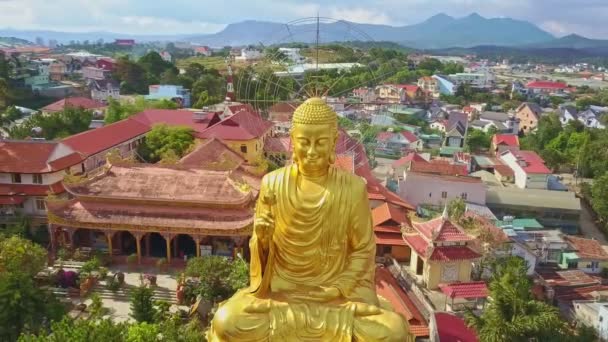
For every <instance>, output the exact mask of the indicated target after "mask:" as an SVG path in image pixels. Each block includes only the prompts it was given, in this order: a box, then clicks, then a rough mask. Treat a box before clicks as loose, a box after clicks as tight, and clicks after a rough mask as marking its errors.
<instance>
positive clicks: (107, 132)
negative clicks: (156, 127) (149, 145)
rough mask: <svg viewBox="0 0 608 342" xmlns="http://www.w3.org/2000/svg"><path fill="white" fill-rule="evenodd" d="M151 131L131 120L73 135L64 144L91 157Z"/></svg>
mask: <svg viewBox="0 0 608 342" xmlns="http://www.w3.org/2000/svg"><path fill="white" fill-rule="evenodd" d="M148 131H150V127H148V126H146V125H144V124H142V123H140V122H138V121H135V120H131V119H127V120H122V121H118V122H115V123H113V124H110V125H107V126H103V127H100V128H96V129H92V130H89V131H85V132H82V133H79V134H76V135H72V136H70V137H67V138H65V139H63V140H62V142H63V143H64V144H66V145H68V146H69V147H71V148H72V149H73V150H75V151H77V152H80V153H81V154H83V155H85V156H87V157H89V156H92V155H95V154H97V153H99V152H103V151H106V150H108V149H111V148H112V147H114V146H117V145H119V144H121V143H124V142H126V141H129V140H131V139H134V138H135V137H137V136H140V135H143V134H145V133H147V132H148Z"/></svg>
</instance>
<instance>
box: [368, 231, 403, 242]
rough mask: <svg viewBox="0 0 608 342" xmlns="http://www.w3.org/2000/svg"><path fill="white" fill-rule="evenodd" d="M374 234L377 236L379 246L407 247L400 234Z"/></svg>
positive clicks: (376, 232)
mask: <svg viewBox="0 0 608 342" xmlns="http://www.w3.org/2000/svg"><path fill="white" fill-rule="evenodd" d="M374 234H376V244H377V245H386V246H407V244H406V243H405V241H403V236H401V233H400V232H397V233H395V232H393V233H386V232H378V231H375V232H374Z"/></svg>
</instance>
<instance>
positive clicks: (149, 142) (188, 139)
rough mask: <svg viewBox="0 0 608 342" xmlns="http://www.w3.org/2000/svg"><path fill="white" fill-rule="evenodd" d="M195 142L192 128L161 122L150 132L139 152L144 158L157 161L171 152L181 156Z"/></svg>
mask: <svg viewBox="0 0 608 342" xmlns="http://www.w3.org/2000/svg"><path fill="white" fill-rule="evenodd" d="M193 143H194V136H193V135H192V129H191V128H189V127H169V126H167V125H165V124H159V125H155V126H154V127H153V128H152V130H151V131H150V132H148V134H147V135H146V140H145V142H144V143H143V144H142V145H140V149H139V152H140V155H141V156H142V157H143V158H144V159H146V160H148V161H150V162H157V161H159V160H160V159H161V158H163V156H168V155H169V154H170V153H174V154H175V155H176V156H177V157H179V158H181V157H182V156H183V155H184V153H185V152H186V151H187V150H188V149H189V148H190V146H192V144H193ZM169 151H172V152H169Z"/></svg>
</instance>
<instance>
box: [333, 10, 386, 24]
mask: <svg viewBox="0 0 608 342" xmlns="http://www.w3.org/2000/svg"><path fill="white" fill-rule="evenodd" d="M328 16H329V17H330V18H332V19H336V20H346V21H352V22H355V23H361V24H383V25H389V24H391V20H390V18H389V16H388V15H386V14H385V13H382V12H378V11H374V10H371V9H369V8H367V9H365V8H360V7H356V8H344V7H340V8H337V7H332V8H330V9H329V13H328Z"/></svg>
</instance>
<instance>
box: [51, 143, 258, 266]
mask: <svg viewBox="0 0 608 342" xmlns="http://www.w3.org/2000/svg"><path fill="white" fill-rule="evenodd" d="M260 181H261V178H260V177H259V176H258V175H256V174H255V170H251V169H250V167H249V166H247V165H246V164H245V163H244V159H243V158H242V157H241V156H240V155H239V154H238V153H236V152H234V151H232V150H231V149H229V148H228V147H227V146H226V145H225V144H224V143H223V142H221V141H219V140H216V139H211V140H210V141H207V142H206V143H204V144H202V145H200V146H199V147H197V148H196V149H195V150H194V151H193V152H192V153H191V154H189V155H187V156H185V157H184V158H183V159H182V160H181V161H180V162H179V163H178V164H176V165H155V164H139V163H130V162H125V161H114V162H108V164H107V165H106V166H105V167H104V168H103V170H102V172H100V173H99V174H97V175H94V176H91V177H89V178H82V179H79V180H70V181H68V180H65V181H64V187H65V189H66V191H67V192H68V193H69V195H70V198H67V199H57V198H55V199H48V200H47V207H48V220H49V223H50V227H49V230H50V234H51V242H52V246H53V249H56V248H57V247H58V244H61V242H62V241H63V242H64V243H66V244H68V245H70V246H73V247H91V248H94V249H99V250H106V251H107V252H108V253H109V254H110V255H112V256H113V257H115V258H119V257H120V256H126V255H131V254H136V255H137V257H138V260H139V261H140V262H142V260H145V259H146V258H148V257H154V258H167V260H169V261H172V260H175V259H176V258H179V259H180V260H183V258H184V255H186V256H200V255H208V254H213V255H223V256H234V255H235V254H236V253H241V254H242V255H247V254H248V251H247V245H248V237H249V236H250V235H251V229H252V228H251V227H252V222H253V208H254V205H255V200H256V198H257V194H258V191H259V185H260ZM148 260H149V259H148Z"/></svg>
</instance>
